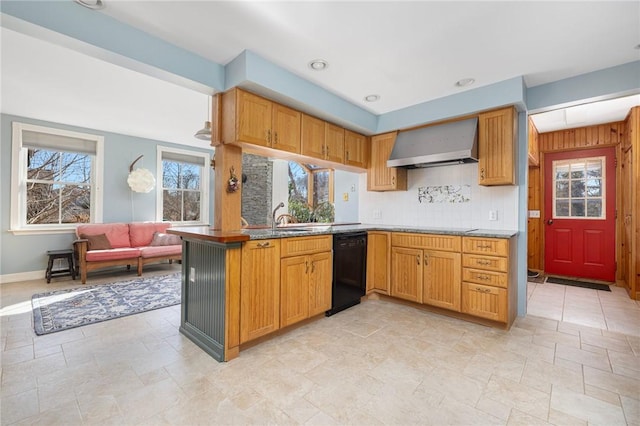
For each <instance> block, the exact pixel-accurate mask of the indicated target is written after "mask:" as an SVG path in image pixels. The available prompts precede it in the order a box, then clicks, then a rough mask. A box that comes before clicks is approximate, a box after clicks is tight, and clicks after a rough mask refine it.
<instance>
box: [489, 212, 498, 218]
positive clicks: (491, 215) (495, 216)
mask: <svg viewBox="0 0 640 426" xmlns="http://www.w3.org/2000/svg"><path fill="white" fill-rule="evenodd" d="M489 220H498V210H489Z"/></svg>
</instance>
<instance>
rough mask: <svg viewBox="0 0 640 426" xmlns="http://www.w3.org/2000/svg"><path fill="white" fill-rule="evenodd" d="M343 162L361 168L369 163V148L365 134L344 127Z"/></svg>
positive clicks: (364, 167)
mask: <svg viewBox="0 0 640 426" xmlns="http://www.w3.org/2000/svg"><path fill="white" fill-rule="evenodd" d="M344 164H346V165H349V166H355V167H361V168H363V169H366V168H367V165H368V164H369V149H368V146H367V137H366V136H364V135H361V134H358V133H355V132H352V131H351V130H346V129H345V131H344Z"/></svg>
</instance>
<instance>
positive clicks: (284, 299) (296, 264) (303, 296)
mask: <svg viewBox="0 0 640 426" xmlns="http://www.w3.org/2000/svg"><path fill="white" fill-rule="evenodd" d="M280 273H281V277H280V279H281V281H280V323H281V324H282V327H286V326H288V325H291V324H295V323H296V322H298V321H302V320H303V319H306V318H309V257H308V256H296V257H287V258H285V259H282V260H281V263H280Z"/></svg>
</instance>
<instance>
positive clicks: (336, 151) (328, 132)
mask: <svg viewBox="0 0 640 426" xmlns="http://www.w3.org/2000/svg"><path fill="white" fill-rule="evenodd" d="M324 127H325V139H324V154H325V159H326V160H329V161H333V162H335V163H342V162H344V129H343V128H342V127H340V126H336V125H334V124H331V123H326V124H325V126H324Z"/></svg>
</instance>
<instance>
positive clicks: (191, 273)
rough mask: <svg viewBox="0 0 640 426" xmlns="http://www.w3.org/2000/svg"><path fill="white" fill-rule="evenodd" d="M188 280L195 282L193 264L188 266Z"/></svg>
mask: <svg viewBox="0 0 640 426" xmlns="http://www.w3.org/2000/svg"><path fill="white" fill-rule="evenodd" d="M189 281H191V282H192V283H194V282H196V268H194V267H193V266H192V267H191V268H189Z"/></svg>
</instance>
